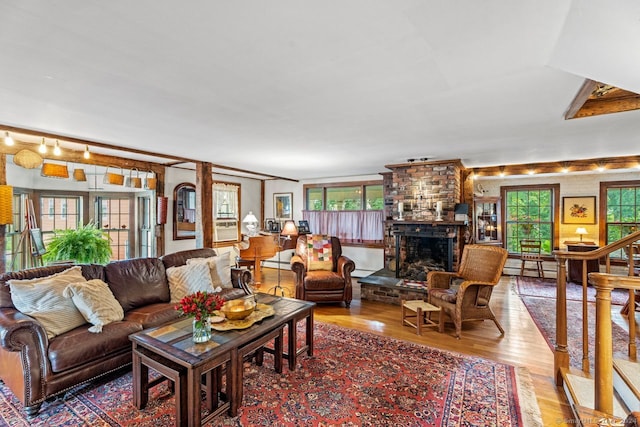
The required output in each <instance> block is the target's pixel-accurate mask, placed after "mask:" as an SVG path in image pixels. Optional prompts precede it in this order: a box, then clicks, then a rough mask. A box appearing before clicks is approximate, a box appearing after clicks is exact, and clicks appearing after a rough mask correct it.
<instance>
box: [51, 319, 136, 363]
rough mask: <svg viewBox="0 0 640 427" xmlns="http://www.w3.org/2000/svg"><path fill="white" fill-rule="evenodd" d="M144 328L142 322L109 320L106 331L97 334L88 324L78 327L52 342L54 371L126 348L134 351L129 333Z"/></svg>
mask: <svg viewBox="0 0 640 427" xmlns="http://www.w3.org/2000/svg"><path fill="white" fill-rule="evenodd" d="M141 330H142V326H140V324H139V323H134V322H127V321H119V322H113V323H109V324H108V325H105V326H104V327H103V329H102V333H100V334H93V333H91V332H89V330H88V329H87V328H86V327H79V328H75V329H73V330H71V331H69V332H67V333H65V334H62V335H60V336H57V337H55V338H54V339H52V340H51V342H50V343H49V353H48V355H49V362H51V368H52V369H53V371H54V372H62V371H66V370H68V369H72V368H75V367H78V366H83V365H87V364H89V363H91V361H93V360H97V359H100V358H104V357H107V356H108V355H109V354H112V353H118V352H123V351H129V352H131V341H130V340H129V335H131V334H133V333H135V332H139V331H141Z"/></svg>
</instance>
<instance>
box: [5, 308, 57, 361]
mask: <svg viewBox="0 0 640 427" xmlns="http://www.w3.org/2000/svg"><path fill="white" fill-rule="evenodd" d="M48 345H49V339H48V338H47V331H45V329H44V328H43V327H42V325H41V324H40V322H38V321H37V320H36V319H34V318H33V317H31V316H27V315H26V314H23V313H21V312H20V311H18V310H16V309H15V308H3V309H0V346H2V347H3V348H4V349H5V350H8V351H23V350H24V349H25V347H26V348H28V349H29V350H31V349H36V348H37V349H39V351H40V352H41V353H42V354H43V355H44V354H46V352H47V347H48Z"/></svg>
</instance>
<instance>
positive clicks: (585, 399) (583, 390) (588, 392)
mask: <svg viewBox="0 0 640 427" xmlns="http://www.w3.org/2000/svg"><path fill="white" fill-rule="evenodd" d="M563 376H564V383H565V385H564V386H565V394H566V395H567V397H568V398H570V400H571V404H572V405H573V406H574V412H576V411H577V410H578V409H579V407H580V406H582V407H585V408H594V407H595V381H594V380H593V378H587V377H583V376H579V375H575V374H571V373H566V372H565V373H564V374H563ZM613 415H614V416H616V417H619V418H622V419H623V420H624V419H625V418H626V417H627V411H626V410H625V407H624V404H623V403H622V402H620V400H619V399H618V398H617V396H615V395H614V397H613Z"/></svg>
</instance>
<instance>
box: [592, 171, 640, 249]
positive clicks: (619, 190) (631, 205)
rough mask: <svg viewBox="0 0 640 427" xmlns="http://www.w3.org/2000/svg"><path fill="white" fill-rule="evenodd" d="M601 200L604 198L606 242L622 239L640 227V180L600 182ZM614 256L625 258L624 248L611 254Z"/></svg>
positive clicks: (601, 215)
mask: <svg viewBox="0 0 640 427" xmlns="http://www.w3.org/2000/svg"><path fill="white" fill-rule="evenodd" d="M600 200H604V201H605V203H606V205H605V207H604V209H605V212H601V213H600V218H604V222H605V229H604V233H605V235H604V239H602V240H604V241H605V244H607V245H608V244H609V243H613V242H615V241H616V240H620V239H621V238H623V237H625V236H626V235H628V234H631V233H633V232H635V231H637V230H638V227H640V181H617V182H601V183H600ZM611 257H612V258H624V257H625V255H624V253H623V251H622V249H620V250H618V251H616V252H614V253H612V254H611Z"/></svg>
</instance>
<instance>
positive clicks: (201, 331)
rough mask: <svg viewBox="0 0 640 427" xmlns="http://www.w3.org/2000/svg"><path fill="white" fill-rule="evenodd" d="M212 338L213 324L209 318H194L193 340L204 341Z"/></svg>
mask: <svg viewBox="0 0 640 427" xmlns="http://www.w3.org/2000/svg"><path fill="white" fill-rule="evenodd" d="M209 339H211V325H210V324H209V322H208V321H207V320H196V319H193V342H196V343H203V342H207V341H209Z"/></svg>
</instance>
